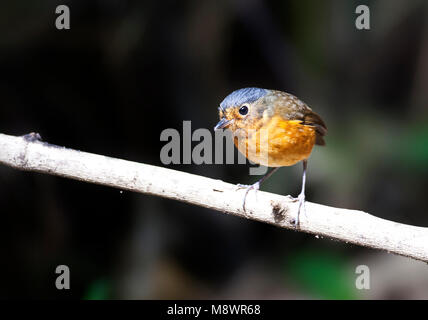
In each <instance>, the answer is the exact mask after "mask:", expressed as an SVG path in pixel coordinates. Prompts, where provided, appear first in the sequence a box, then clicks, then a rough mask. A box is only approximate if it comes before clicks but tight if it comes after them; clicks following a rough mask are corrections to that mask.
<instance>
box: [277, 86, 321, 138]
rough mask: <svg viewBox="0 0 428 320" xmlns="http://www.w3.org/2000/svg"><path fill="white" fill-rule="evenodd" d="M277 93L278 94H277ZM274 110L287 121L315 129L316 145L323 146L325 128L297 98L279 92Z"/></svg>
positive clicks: (318, 117)
mask: <svg viewBox="0 0 428 320" xmlns="http://www.w3.org/2000/svg"><path fill="white" fill-rule="evenodd" d="M278 93H279V92H278ZM275 104H276V108H275V109H276V110H277V112H279V114H280V115H281V116H282V117H283V118H285V119H287V120H300V121H302V124H303V125H307V126H312V127H315V131H316V142H315V143H316V144H317V145H321V146H323V145H325V141H324V138H323V137H324V136H325V135H326V134H327V126H326V124H325V123H324V121H323V120H322V119H321V117H320V116H319V115H318V114H317V113H315V112H313V111H312V109H311V108H309V107H308V106H307V105H306V104H305V103H304V102H302V101H301V100H300V99H299V98H297V97H295V96H293V95H291V94H288V93H285V92H280V96H279V99H277V100H276V103H275Z"/></svg>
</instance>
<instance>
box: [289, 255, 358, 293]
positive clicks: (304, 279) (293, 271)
mask: <svg viewBox="0 0 428 320" xmlns="http://www.w3.org/2000/svg"><path fill="white" fill-rule="evenodd" d="M286 271H287V275H288V276H291V277H292V278H293V280H294V281H295V282H296V283H297V284H298V285H300V286H301V287H302V288H303V289H304V290H306V291H307V292H308V293H310V294H311V295H314V296H316V297H317V298H320V299H335V300H337V299H340V300H349V299H357V298H358V295H357V289H356V288H355V278H353V277H352V272H351V270H350V268H349V266H348V265H346V263H345V260H344V258H341V257H339V256H333V255H331V254H327V253H320V252H315V251H306V252H303V253H299V254H298V255H297V256H295V257H293V258H289V259H288V262H287V270H286Z"/></svg>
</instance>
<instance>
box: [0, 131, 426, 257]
mask: <svg viewBox="0 0 428 320" xmlns="http://www.w3.org/2000/svg"><path fill="white" fill-rule="evenodd" d="M0 163H2V164H5V165H7V166H11V167H13V168H17V169H21V170H27V171H36V172H41V173H48V174H52V175H57V176H61V177H66V178H71V179H76V180H81V181H85V182H90V183H97V184H101V185H106V186H111V187H115V188H119V189H123V190H129V191H135V192H140V193H146V194H151V195H156V196H161V197H164V198H169V199H175V200H179V201H183V202H187V203H191V204H194V205H198V206H201V207H205V208H210V209H215V210H218V211H221V212H224V213H228V214H233V215H236V216H239V217H243V218H247V219H253V220H257V221H261V222H266V223H270V224H273V225H276V226H278V227H281V228H288V229H295V228H294V225H293V222H294V219H295V215H296V213H297V202H293V201H292V200H290V199H289V198H287V197H284V196H280V195H276V194H272V193H267V192H262V191H257V194H255V193H254V192H250V194H249V196H248V198H247V203H246V212H243V210H242V199H243V198H242V197H243V195H244V190H236V186H235V185H232V184H229V183H225V182H223V181H221V180H214V179H210V178H206V177H201V176H197V175H194V174H189V173H184V172H180V171H176V170H171V169H166V168H162V167H156V166H151V165H146V164H142V163H136V162H131V161H126V160H121V159H115V158H110V157H106V156H101V155H96V154H91V153H86V152H81V151H76V150H71V149H67V148H63V147H58V146H55V145H51V144H48V143H45V142H41V141H38V140H37V136H36V135H32V136H31V135H27V136H24V137H14V136H8V135H4V134H0ZM300 218H301V219H300V228H299V230H300V231H304V232H308V233H313V234H316V235H319V236H321V237H327V238H333V239H337V240H341V241H345V242H347V243H348V242H349V243H353V244H357V245H361V246H366V247H370V248H375V249H381V250H386V251H388V252H393V253H396V254H399V255H403V256H407V257H411V258H414V259H417V260H422V261H425V262H428V228H422V227H416V226H410V225H405V224H401V223H396V222H392V221H388V220H384V219H380V218H377V217H374V216H372V215H370V214H368V213H366V212H362V211H357V210H348V209H340V208H333V207H328V206H324V205H320V204H315V203H310V202H307V203H306V215H305V214H304V213H302V214H301V217H300Z"/></svg>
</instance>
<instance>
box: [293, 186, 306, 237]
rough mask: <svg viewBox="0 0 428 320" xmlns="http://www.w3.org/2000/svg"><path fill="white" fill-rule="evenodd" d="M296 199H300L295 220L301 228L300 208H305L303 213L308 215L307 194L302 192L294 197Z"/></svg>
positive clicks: (297, 226) (295, 224)
mask: <svg viewBox="0 0 428 320" xmlns="http://www.w3.org/2000/svg"><path fill="white" fill-rule="evenodd" d="M293 199H294V200H295V201H297V200H298V201H299V207H298V209H297V217H296V219H295V220H294V226H295V227H296V229H297V228H299V224H300V210H302V209H303V213H304V214H305V216H306V204H305V194H304V193H301V194H299V196H298V197H297V198H293Z"/></svg>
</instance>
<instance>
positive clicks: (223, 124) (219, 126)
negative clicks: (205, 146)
mask: <svg viewBox="0 0 428 320" xmlns="http://www.w3.org/2000/svg"><path fill="white" fill-rule="evenodd" d="M232 121H233V119H232V120H226V119H225V118H222V119H221V120H220V121H219V122H218V123H217V125H216V126H215V127H214V130H220V129H223V128H226V127H227V126H228V125H229V124H231V123H232Z"/></svg>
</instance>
